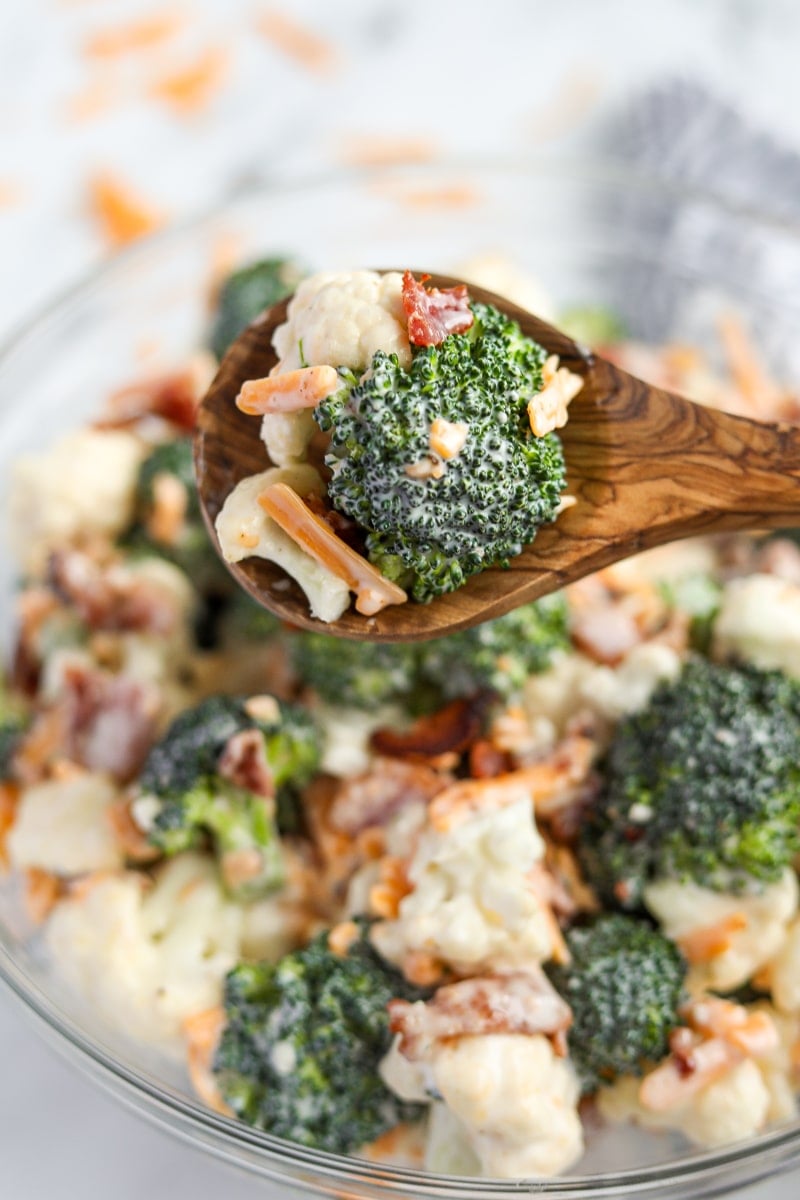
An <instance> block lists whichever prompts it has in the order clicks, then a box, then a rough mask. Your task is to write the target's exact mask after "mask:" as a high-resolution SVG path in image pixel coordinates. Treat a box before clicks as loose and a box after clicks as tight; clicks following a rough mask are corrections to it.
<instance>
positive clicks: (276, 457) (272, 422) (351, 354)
mask: <svg viewBox="0 0 800 1200" xmlns="http://www.w3.org/2000/svg"><path fill="white" fill-rule="evenodd" d="M402 279H403V277H402V275H400V274H399V273H398V272H397V271H390V272H388V273H387V274H386V275H379V274H378V273H377V272H376V271H344V272H339V273H336V272H333V271H322V272H320V273H319V274H317V275H310V276H309V277H308V278H307V279H304V280H303V282H302V283H301V284H300V285H299V287H298V288H297V291H296V292H295V294H294V296H293V297H292V299H291V301H290V303H289V307H288V309H287V315H286V321H285V322H284V323H283V325H279V326H278V328H277V329H276V330H275V333H274V334H273V338H272V344H273V346H274V347H275V352H276V354H277V355H278V363H277V366H276V367H275V371H276V372H277V373H281V372H284V371H295V370H297V368H298V367H303V366H308V367H323V366H332V367H352V368H353V370H355V371H361V370H363V369H364V368H365V367H368V366H369V364H370V363H371V362H372V358H373V355H374V354H375V352H376V351H377V350H383V351H385V352H386V353H387V354H396V355H397V357H398V359H399V360H400V363H401V365H402V366H404V367H407V366H408V365H409V364H410V362H411V346H410V343H409V340H408V329H407V318H406V314H405V311H404V309H403V300H402ZM316 428H317V426H316V424H315V422H314V418H313V416H312V414H311V412H310V411H308V410H301V411H300V412H293V413H274V414H273V413H268V414H267V415H266V416H265V417H264V418H263V419H262V422H261V438H262V440H263V442H264V445H265V446H266V447H267V453H268V454H269V457H270V459H271V461H272V462H273V463H275V465H276V466H279V467H284V466H290V465H291V464H292V463H297V462H303V461H304V460H305V457H306V451H307V449H308V443H309V442H310V441H311V438H312V437H313V436H314V431H315V430H316Z"/></svg>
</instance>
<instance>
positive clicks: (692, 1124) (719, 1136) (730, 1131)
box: [597, 1058, 770, 1146]
mask: <svg viewBox="0 0 800 1200" xmlns="http://www.w3.org/2000/svg"><path fill="white" fill-rule="evenodd" d="M640 1086H641V1080H640V1079H634V1078H632V1077H631V1076H629V1075H628V1076H623V1077H622V1078H621V1079H618V1080H617V1081H616V1082H615V1083H614V1084H613V1085H612V1086H611V1087H609V1088H601V1089H600V1091H599V1092H598V1094H597V1104H598V1107H599V1109H600V1112H601V1114H602V1116H604V1117H605V1118H606V1119H607V1120H609V1121H635V1122H636V1124H637V1125H641V1126H642V1127H643V1128H644V1129H651V1130H654V1131H656V1132H657V1131H660V1130H676V1131H678V1132H680V1133H682V1134H683V1135H684V1137H686V1138H688V1140H689V1141H690V1142H693V1143H694V1144H695V1145H696V1146H726V1145H728V1144H729V1143H730V1142H738V1141H740V1140H741V1139H742V1138H748V1137H752V1136H753V1135H754V1134H756V1133H759V1132H760V1131H761V1130H762V1129H763V1128H764V1126H765V1125H766V1123H767V1120H768V1116H769V1110H770V1094H769V1090H768V1088H767V1085H766V1083H765V1082H764V1079H763V1077H762V1074H761V1072H760V1071H759V1069H758V1066H757V1065H756V1063H755V1062H754V1061H753V1060H752V1059H750V1058H747V1059H745V1060H744V1062H740V1063H737V1064H736V1065H735V1066H733V1067H731V1069H730V1070H729V1071H726V1072H725V1074H724V1075H722V1076H719V1077H718V1078H716V1079H714V1080H713V1081H712V1082H711V1083H709V1084H707V1086H706V1087H704V1088H701V1089H700V1091H698V1092H696V1093H695V1094H694V1095H692V1096H691V1097H690V1098H689V1099H688V1100H687V1102H686V1103H684V1104H682V1105H680V1106H679V1107H675V1108H671V1109H669V1110H668V1111H667V1112H652V1111H651V1110H650V1109H646V1108H644V1107H643V1105H642V1104H641V1103H640V1101H639V1088H640Z"/></svg>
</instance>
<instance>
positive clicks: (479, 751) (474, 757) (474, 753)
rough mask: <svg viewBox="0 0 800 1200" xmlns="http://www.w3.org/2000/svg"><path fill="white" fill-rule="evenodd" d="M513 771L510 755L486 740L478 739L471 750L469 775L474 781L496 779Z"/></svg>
mask: <svg viewBox="0 0 800 1200" xmlns="http://www.w3.org/2000/svg"><path fill="white" fill-rule="evenodd" d="M511 769H512V762H511V757H510V755H508V754H506V753H505V751H504V750H500V749H498V747H497V746H495V745H494V744H493V743H492V742H490V741H487V739H486V738H478V740H477V741H475V742H473V743H472V745H471V746H470V748H469V773H470V775H471V776H472V778H473V779H494V778H495V777H496V776H497V775H505V774H507V773H508V772H509V771H510V770H511Z"/></svg>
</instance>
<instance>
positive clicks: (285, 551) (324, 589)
mask: <svg viewBox="0 0 800 1200" xmlns="http://www.w3.org/2000/svg"><path fill="white" fill-rule="evenodd" d="M273 483H286V484H288V485H289V486H290V487H292V488H294V490H295V491H296V492H299V493H300V495H307V494H308V493H309V492H312V491H318V490H319V488H320V486H321V484H320V478H319V475H318V474H317V472H316V471H315V470H314V468H313V467H308V466H302V465H300V466H294V467H273V468H271V469H270V470H268V471H262V472H261V474H260V475H250V476H248V477H247V478H246V479H242V480H241V481H240V482H239V483H238V484H237V485H236V487H235V488H234V489H233V491H232V492H231V493H230V495H229V496H227V497H226V499H225V503H224V504H223V506H222V511H221V512H220V514H219V516H218V517H217V536H218V537H219V543H220V548H221V550H222V554H223V557H224V558H225V559H226V560H227V561H228V562H240V561H241V560H242V559H243V558H249V557H251V556H255V557H257V558H266V559H268V560H269V561H270V562H275V563H277V564H278V566H280V567H282V568H283V570H284V571H286V573H287V575H291V576H292V578H293V579H296V580H297V582H298V583H299V584H300V587H301V588H302V589H303V591H304V592H305V594H306V596H307V597H308V604H309V607H310V609H311V614H312V616H314V617H318V618H319V620H320V621H335V620H336V619H337V618H338V617H340V616H341V615H342V613H343V612H344V611H345V609H346V608H347V607H348V605H349V604H350V592H349V589H348V586H347V584H346V583H345V582H344V580H343V579H340V578H339V577H338V575H334V574H333V572H332V571H329V570H328V569H327V568H326V567H323V566H322V565H321V564H320V563H318V562H316V561H315V560H314V559H313V558H311V556H310V555H308V554H306V553H305V551H304V550H301V549H300V548H299V546H298V545H297V543H296V542H294V541H292V539H291V538H290V537H289V536H288V535H287V534H285V533H284V532H283V530H282V529H280V528H279V527H278V526H277V525H276V524H275V522H274V521H273V520H272V518H271V517H268V516H267V514H266V513H265V512H264V510H263V508H261V506H260V504H259V503H258V497H259V496H260V494H261V493H262V492H263V491H264V489H265V488H267V487H269V486H270V485H271V484H273Z"/></svg>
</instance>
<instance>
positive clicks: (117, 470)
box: [8, 429, 146, 577]
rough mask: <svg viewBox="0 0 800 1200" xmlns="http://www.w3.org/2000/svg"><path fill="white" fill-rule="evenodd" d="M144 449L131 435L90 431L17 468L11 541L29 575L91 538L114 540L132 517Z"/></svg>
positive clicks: (13, 480) (21, 461)
mask: <svg viewBox="0 0 800 1200" xmlns="http://www.w3.org/2000/svg"><path fill="white" fill-rule="evenodd" d="M145 453H146V447H145V445H144V443H143V442H142V441H140V439H139V438H137V437H135V436H134V435H133V434H132V433H126V432H124V431H121V430H96V429H84V430H81V431H80V432H77V433H70V434H68V435H67V436H66V437H64V438H62V439H61V440H60V441H58V442H56V444H55V445H54V446H51V447H50V448H49V449H48V450H44V451H42V452H40V453H38V454H27V455H24V456H23V457H22V458H20V459H18V460H17V462H16V463H15V464H14V466H13V467H12V474H11V495H10V498H9V522H8V529H9V540H10V543H11V547H12V553H13V554H14V556H15V558H16V560H17V562H18V563H19V565H20V567H21V568H22V570H23V572H24V573H25V574H26V575H28V576H34V577H35V576H39V575H41V574H42V572H43V571H44V569H45V567H46V565H47V560H48V558H49V556H50V554H51V553H52V552H53V551H54V550H57V549H62V548H63V547H64V546H65V545H66V544H68V543H69V542H72V541H76V540H78V539H86V538H87V537H91V536H93V535H94V536H103V537H108V538H113V537H116V536H117V535H118V534H120V533H122V531H123V530H124V529H125V528H126V527H127V526H128V525H129V524H130V522H131V520H132V518H133V506H134V493H135V489H136V478H137V474H138V471H139V465H140V463H141V462H142V459H143V458H144V456H145Z"/></svg>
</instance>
